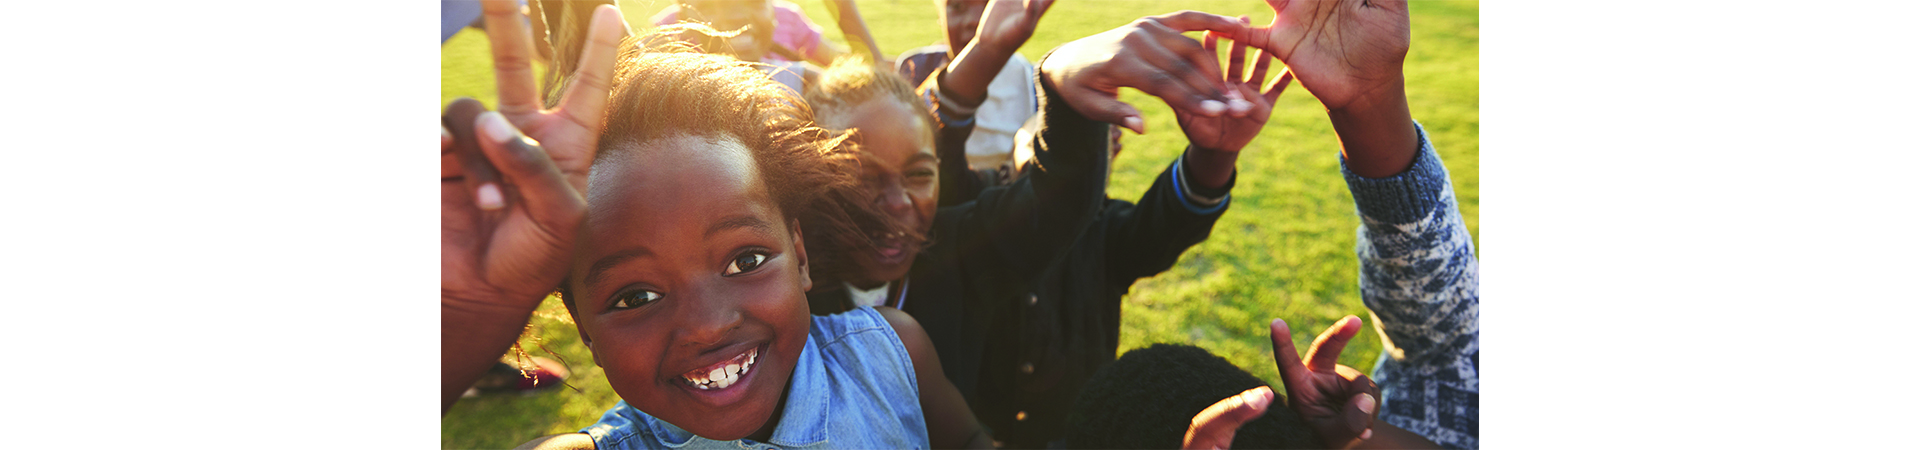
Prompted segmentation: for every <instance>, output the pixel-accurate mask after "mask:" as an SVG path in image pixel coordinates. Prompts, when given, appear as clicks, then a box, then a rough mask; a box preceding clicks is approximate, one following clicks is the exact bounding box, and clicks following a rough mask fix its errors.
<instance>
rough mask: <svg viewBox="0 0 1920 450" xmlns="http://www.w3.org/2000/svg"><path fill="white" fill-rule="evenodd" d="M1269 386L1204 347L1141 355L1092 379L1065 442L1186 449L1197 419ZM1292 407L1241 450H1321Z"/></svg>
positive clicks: (1251, 428) (1267, 420)
mask: <svg viewBox="0 0 1920 450" xmlns="http://www.w3.org/2000/svg"><path fill="white" fill-rule="evenodd" d="M1265 384H1266V382H1264V381H1260V378H1259V377H1255V376H1253V374H1250V373H1247V371H1245V370H1241V369H1240V368H1239V367H1236V366H1234V365H1233V363H1232V362H1228V361H1227V360H1226V358H1221V357H1219V356H1215V355H1214V354H1213V353H1211V352H1208V351H1207V350H1206V349H1202V348H1199V347H1194V346H1191V345H1180V344H1153V345H1152V346H1150V347H1147V348H1141V349H1134V350H1132V351H1128V352H1127V354H1125V355H1121V356H1120V359H1118V360H1115V361H1114V362H1113V363H1111V364H1107V366H1106V367H1103V368H1101V369H1100V370H1099V371H1098V372H1095V373H1094V375H1093V378H1091V379H1088V380H1087V384H1086V386H1085V387H1083V388H1081V389H1080V395H1079V397H1078V398H1077V399H1076V400H1075V401H1074V404H1073V412H1071V413H1069V415H1068V417H1067V432H1066V436H1065V437H1064V438H1063V440H1064V441H1065V446H1066V448H1089V449H1092V448H1102V449H1115V448H1180V444H1181V441H1182V440H1183V439H1184V438H1185V437H1186V433H1187V426H1188V425H1190V424H1192V422H1193V416H1194V415H1197V414H1200V411H1201V410H1205V409H1207V407H1208V406H1211V405H1213V403H1214V402H1217V401H1220V399H1224V398H1227V397H1231V396H1234V395H1236V394H1239V393H1240V392H1241V391H1245V390H1247V389H1253V388H1255V387H1259V386H1262V385H1265ZM1274 392H1275V393H1276V394H1278V393H1281V392H1286V390H1285V389H1275V390H1274ZM1284 405H1286V402H1285V401H1283V400H1280V399H1275V401H1274V402H1273V405H1272V406H1270V407H1268V408H1267V413H1266V414H1265V415H1262V416H1260V418H1258V419H1254V420H1252V421H1249V422H1247V423H1246V424H1244V425H1241V426H1240V429H1239V430H1238V431H1236V432H1234V435H1233V448H1320V447H1321V446H1320V444H1319V442H1317V441H1315V440H1314V438H1313V431H1312V429H1310V428H1308V427H1307V424H1306V422H1305V421H1303V420H1301V419H1300V416H1299V415H1298V414H1295V413H1294V412H1293V410H1292V409H1288V408H1287V407H1286V406H1284Z"/></svg>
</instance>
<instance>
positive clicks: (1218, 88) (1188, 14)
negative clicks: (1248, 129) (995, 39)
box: [1040, 11, 1253, 134]
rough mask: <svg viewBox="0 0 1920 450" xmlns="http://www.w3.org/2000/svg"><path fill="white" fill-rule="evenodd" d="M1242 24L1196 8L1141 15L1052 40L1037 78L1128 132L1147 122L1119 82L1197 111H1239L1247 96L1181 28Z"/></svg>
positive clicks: (1226, 28) (1231, 28) (1078, 107)
mask: <svg viewBox="0 0 1920 450" xmlns="http://www.w3.org/2000/svg"><path fill="white" fill-rule="evenodd" d="M1245 27H1246V26H1245V25H1244V24H1241V23H1240V21H1238V20H1236V19H1233V18H1229V17H1226V16H1219V15H1214V14H1207V13H1203V12H1198V11H1181V12H1177V13H1172V14H1165V15H1159V16H1152V17H1145V18H1141V19H1140V20H1136V21H1134V22H1133V23H1131V24H1127V25H1126V26H1122V27H1120V28H1115V29H1113V30H1109V31H1106V32H1103V33H1100V34H1096V35H1093V36H1088V37H1085V38H1081V39H1078V40H1075V41H1072V42H1068V43H1066V44H1062V45H1060V47H1058V48H1055V49H1054V50H1053V53H1052V54H1050V55H1049V56H1047V58H1046V59H1045V60H1044V61H1041V63H1040V64H1041V66H1040V72H1041V76H1040V81H1041V82H1042V83H1047V84H1048V85H1049V86H1052V87H1054V89H1055V91H1056V92H1059V93H1060V96H1061V97H1063V98H1064V99H1065V100H1066V101H1067V104H1068V105H1069V106H1072V107H1073V110H1074V111H1076V112H1079V113H1080V115H1082V116H1086V117H1087V118H1089V119H1093V120H1097V121H1101V122H1107V123H1112V124H1117V125H1120V126H1124V127H1126V128H1128V129H1131V130H1133V132H1135V133H1142V134H1144V133H1146V131H1147V130H1146V124H1145V122H1144V121H1143V120H1142V119H1141V116H1140V110H1139V109H1136V108H1134V107H1133V106H1132V105H1128V104H1126V103H1124V102H1121V101H1120V100H1119V95H1120V94H1119V91H1120V88H1122V87H1131V88H1135V89H1139V90H1140V91H1142V92H1146V93H1147V94H1148V95H1152V96H1155V97H1159V98H1160V99H1162V100H1165V101H1166V102H1167V105H1169V106H1172V107H1173V109H1175V110H1182V111H1185V112H1187V113H1191V114H1195V115H1198V116H1200V117H1217V116H1220V115H1222V114H1232V115H1236V116H1244V115H1246V114H1247V112H1249V111H1251V110H1252V109H1253V104H1252V103H1250V102H1248V101H1246V99H1245V98H1242V97H1241V95H1240V90H1239V89H1233V88H1230V87H1229V86H1227V83H1226V82H1225V81H1223V77H1222V76H1221V70H1220V60H1219V56H1218V55H1217V54H1215V53H1213V52H1209V51H1207V49H1206V48H1205V47H1203V46H1202V45H1201V44H1200V43H1199V42H1197V41H1194V40H1193V39H1191V38H1188V37H1186V36H1182V35H1181V34H1180V33H1183V32H1188V31H1201V30H1211V31H1216V32H1220V33H1223V34H1226V35H1229V36H1233V35H1237V34H1238V33H1242V32H1244V28H1245Z"/></svg>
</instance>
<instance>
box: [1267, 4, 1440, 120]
mask: <svg viewBox="0 0 1920 450" xmlns="http://www.w3.org/2000/svg"><path fill="white" fill-rule="evenodd" d="M1267 5H1268V6H1270V7H1272V8H1273V12H1274V17H1273V22H1272V23H1270V24H1268V25H1267V26H1266V27H1248V28H1247V29H1246V32H1245V34H1243V35H1229V36H1230V37H1233V38H1234V40H1236V41H1240V40H1244V41H1246V42H1247V43H1248V44H1249V45H1252V46H1254V47H1257V48H1260V49H1263V50H1266V51H1267V52H1268V53H1271V54H1273V55H1275V56H1278V57H1279V58H1280V60H1281V61H1283V62H1285V63H1286V64H1287V67H1289V68H1291V69H1292V71H1293V72H1294V76H1297V77H1300V85H1301V86H1304V87H1306V88H1307V91H1308V92H1312V93H1313V96H1314V97H1317V98H1319V99H1320V102H1321V103H1322V104H1324V105H1326V107H1327V109H1329V110H1339V109H1343V108H1346V107H1347V106H1348V105H1349V104H1351V103H1353V102H1354V101H1357V100H1362V99H1363V97H1367V96H1373V95H1381V94H1384V92H1381V91H1384V90H1391V89H1401V86H1402V85H1403V84H1404V83H1403V76H1402V72H1401V65H1402V63H1404V62H1405V61H1406V59H1407V48H1408V47H1409V46H1410V45H1411V42H1412V32H1411V31H1410V30H1411V29H1412V28H1411V25H1410V23H1409V19H1408V15H1407V2H1406V1H1405V0H1399V1H1392V0H1386V1H1383V0H1267ZM1401 95H1404V93H1402V94H1401Z"/></svg>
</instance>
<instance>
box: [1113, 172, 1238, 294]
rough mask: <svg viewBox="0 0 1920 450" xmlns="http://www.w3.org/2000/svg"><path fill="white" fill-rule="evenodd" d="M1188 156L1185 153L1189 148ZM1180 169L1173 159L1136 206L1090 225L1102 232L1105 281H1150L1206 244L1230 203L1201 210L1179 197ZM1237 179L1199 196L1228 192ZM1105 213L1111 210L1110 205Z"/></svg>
mask: <svg viewBox="0 0 1920 450" xmlns="http://www.w3.org/2000/svg"><path fill="white" fill-rule="evenodd" d="M1189 151H1191V149H1189ZM1181 170H1184V165H1183V164H1182V161H1181V160H1179V159H1176V160H1175V161H1174V163H1173V164H1168V165H1167V169H1166V170H1163V171H1161V172H1160V176H1159V177H1156V178H1154V180H1153V186H1152V187H1149V188H1147V193H1146V194H1142V195H1141V196H1140V203H1138V204H1135V205H1132V206H1131V207H1125V208H1118V209H1117V210H1109V211H1107V212H1106V213H1105V214H1104V215H1103V218H1102V220H1101V221H1100V222H1099V223H1098V224H1097V225H1096V226H1101V227H1106V230H1107V232H1106V237H1107V241H1106V246H1107V279H1108V280H1110V281H1111V282H1113V283H1119V284H1120V285H1122V286H1125V285H1130V284H1132V283H1133V281H1134V280H1136V279H1140V278H1143V277H1149V276H1153V275H1154V274H1157V273H1160V272H1162V271H1165V270H1167V268H1170V267H1173V263H1175V262H1177V261H1179V260H1180V254H1182V253H1186V251H1187V249H1188V248H1190V247H1193V245H1194V244H1199V243H1200V242H1201V241H1205V240H1207V235H1208V234H1209V233H1211V232H1212V231H1213V223H1214V221H1217V220H1219V219H1220V215H1221V214H1225V213H1226V211H1227V204H1228V203H1229V202H1230V200H1231V199H1227V200H1222V201H1221V202H1220V203H1219V204H1215V205H1201V204H1199V203H1197V202H1195V201H1193V200H1191V199H1188V198H1184V197H1183V195H1182V194H1184V193H1185V192H1183V191H1186V190H1188V189H1192V188H1190V187H1188V186H1184V185H1183V184H1184V182H1183V181H1182V180H1180V179H1179V178H1180V171H1181ZM1238 178H1239V174H1238V172H1236V173H1235V174H1234V177H1233V178H1228V179H1227V185H1226V186H1225V187H1223V188H1221V189H1218V190H1216V192H1208V193H1201V194H1202V195H1203V196H1208V197H1220V196H1224V195H1226V194H1227V192H1228V191H1230V190H1232V189H1233V184H1234V182H1235V181H1237V179H1238ZM1108 208H1109V209H1115V208H1116V206H1113V205H1110V206H1108Z"/></svg>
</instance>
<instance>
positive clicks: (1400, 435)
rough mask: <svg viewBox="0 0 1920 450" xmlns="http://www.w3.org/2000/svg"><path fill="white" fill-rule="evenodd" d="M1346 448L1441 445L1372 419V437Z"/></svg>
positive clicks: (1394, 447) (1358, 449)
mask: <svg viewBox="0 0 1920 450" xmlns="http://www.w3.org/2000/svg"><path fill="white" fill-rule="evenodd" d="M1347 448H1349V449H1355V450H1366V449H1383V450H1384V449H1437V448H1441V447H1440V444H1436V443H1434V442H1433V441H1432V440H1428V439H1427V438H1424V437H1420V435H1418V434H1413V432H1411V431H1407V430H1404V429H1401V428H1400V427H1396V426H1393V424H1390V423H1386V422H1382V421H1374V422H1373V437H1372V438H1369V439H1367V440H1364V441H1356V442H1355V443H1354V444H1352V445H1348V446H1347Z"/></svg>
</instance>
